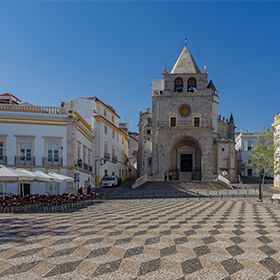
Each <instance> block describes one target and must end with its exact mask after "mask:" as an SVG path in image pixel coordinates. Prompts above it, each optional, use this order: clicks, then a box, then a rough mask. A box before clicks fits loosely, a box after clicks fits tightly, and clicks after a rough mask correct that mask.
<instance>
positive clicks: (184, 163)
mask: <svg viewBox="0 0 280 280" xmlns="http://www.w3.org/2000/svg"><path fill="white" fill-rule="evenodd" d="M169 162H170V163H169V174H171V175H172V179H173V180H183V181H190V180H201V149H200V147H199V144H198V143H197V142H196V141H195V140H193V139H191V138H189V137H184V138H183V139H179V140H178V141H177V143H176V144H175V145H174V146H173V147H172V149H171V154H170V159H169Z"/></svg>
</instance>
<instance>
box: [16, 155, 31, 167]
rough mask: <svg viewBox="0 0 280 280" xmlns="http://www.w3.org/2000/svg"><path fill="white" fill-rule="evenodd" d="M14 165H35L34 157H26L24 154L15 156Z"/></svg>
mask: <svg viewBox="0 0 280 280" xmlns="http://www.w3.org/2000/svg"><path fill="white" fill-rule="evenodd" d="M15 165H16V166H22V165H29V166H33V165H35V157H26V156H20V157H17V156H15Z"/></svg>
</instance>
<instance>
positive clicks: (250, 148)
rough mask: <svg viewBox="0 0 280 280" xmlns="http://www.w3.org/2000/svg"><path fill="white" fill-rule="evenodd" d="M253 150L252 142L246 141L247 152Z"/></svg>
mask: <svg viewBox="0 0 280 280" xmlns="http://www.w3.org/2000/svg"><path fill="white" fill-rule="evenodd" d="M252 148H253V142H252V141H248V151H251V150H252Z"/></svg>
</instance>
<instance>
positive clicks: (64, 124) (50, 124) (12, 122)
mask: <svg viewBox="0 0 280 280" xmlns="http://www.w3.org/2000/svg"><path fill="white" fill-rule="evenodd" d="M0 123H6V124H33V125H48V126H66V123H63V124H61V123H42V122H14V121H10V122H8V121H2V120H0Z"/></svg>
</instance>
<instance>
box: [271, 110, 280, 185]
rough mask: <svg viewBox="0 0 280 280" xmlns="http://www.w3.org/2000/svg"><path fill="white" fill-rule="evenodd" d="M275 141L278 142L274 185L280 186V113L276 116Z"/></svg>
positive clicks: (274, 124) (274, 125)
mask: <svg viewBox="0 0 280 280" xmlns="http://www.w3.org/2000/svg"><path fill="white" fill-rule="evenodd" d="M272 127H273V128H274V141H275V144H276V150H275V168H274V187H277V188H279V187H280V145H279V144H280V115H276V116H275V117H274V123H273V125H272Z"/></svg>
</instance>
